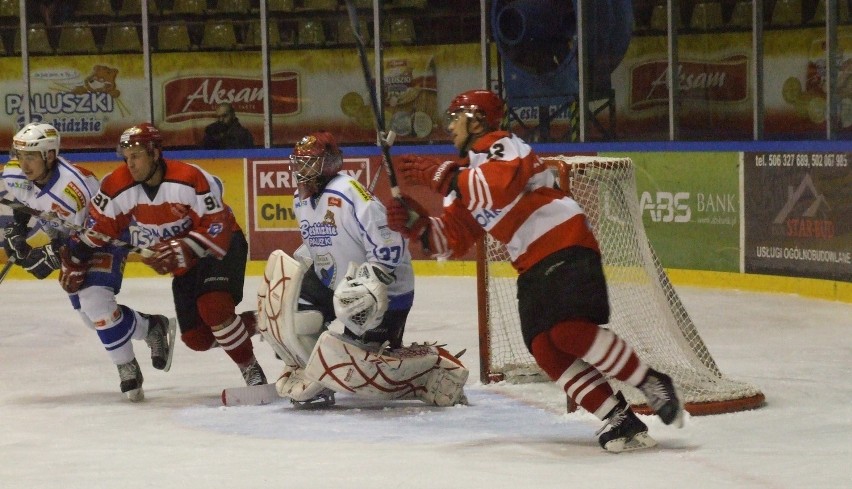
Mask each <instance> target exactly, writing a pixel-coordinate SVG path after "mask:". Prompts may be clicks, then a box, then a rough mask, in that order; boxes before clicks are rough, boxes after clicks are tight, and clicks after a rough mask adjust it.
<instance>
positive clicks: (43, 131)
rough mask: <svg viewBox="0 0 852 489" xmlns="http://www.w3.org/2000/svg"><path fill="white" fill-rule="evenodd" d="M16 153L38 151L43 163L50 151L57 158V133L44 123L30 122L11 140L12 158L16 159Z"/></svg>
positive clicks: (53, 128)
mask: <svg viewBox="0 0 852 489" xmlns="http://www.w3.org/2000/svg"><path fill="white" fill-rule="evenodd" d="M18 151H38V152H40V153H41V157H42V158H43V159H44V161H47V154H48V153H49V152H50V151H53V154H54V156H59V131H57V130H56V128H55V127H53V126H51V125H50V124H46V123H44V122H31V123H29V124H27V125H26V126H24V128H23V129H21V130H20V131H18V133H17V134H15V136H14V137H13V138H12V157H14V158H17V155H18Z"/></svg>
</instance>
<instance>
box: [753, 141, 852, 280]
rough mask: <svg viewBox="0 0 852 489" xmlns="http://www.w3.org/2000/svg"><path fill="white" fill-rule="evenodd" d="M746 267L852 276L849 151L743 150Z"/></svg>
mask: <svg viewBox="0 0 852 489" xmlns="http://www.w3.org/2000/svg"><path fill="white" fill-rule="evenodd" d="M743 158H744V165H745V168H744V169H745V174H744V190H745V198H744V200H745V202H744V210H745V224H746V226H745V271H746V272H747V273H762V274H768V275H784V276H788V277H809V278H818V279H826V280H839V281H844V282H850V281H852V218H850V216H852V192H850V190H849V189H850V188H852V171H850V162H852V153H837V154H832V153H745V154H744V157H743Z"/></svg>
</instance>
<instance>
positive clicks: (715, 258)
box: [601, 152, 740, 272]
mask: <svg viewBox="0 0 852 489" xmlns="http://www.w3.org/2000/svg"><path fill="white" fill-rule="evenodd" d="M601 155H602V156H606V154H604V153H601ZM611 156H629V157H630V158H631V159H632V160H633V163H634V164H635V166H636V185H637V191H638V199H639V210H640V211H641V212H642V222H643V224H644V226H645V232H646V233H647V234H648V239H649V240H650V241H651V244H652V245H653V247H654V249H655V250H656V252H657V256H658V257H659V258H660V261H661V262H662V265H663V266H664V267H667V268H683V269H689V270H710V271H720V272H738V271H739V236H740V199H739V161H738V154H737V153H713V152H701V153H630V154H626V155H625V154H618V155H615V154H613V155H611Z"/></svg>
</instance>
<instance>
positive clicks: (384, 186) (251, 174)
mask: <svg viewBox="0 0 852 489" xmlns="http://www.w3.org/2000/svg"><path fill="white" fill-rule="evenodd" d="M376 151H377V152H378V149H377V150H376ZM435 156H436V157H438V158H442V157H443V158H452V157H453V155H435ZM289 165H290V160H289V159H286V158H278V159H275V158H258V159H249V160H248V161H247V179H246V188H247V189H246V202H247V209H248V222H247V227H246V228H245V229H246V235H247V236H248V238H249V258H250V259H251V260H266V259H267V258H268V257H269V254H270V253H271V252H272V251H274V250H276V249H281V250H284V251H285V252H287V253H290V254H292V253H293V251H295V250H296V248H298V247H299V246H300V245H301V244H302V235H301V226H300V223H298V222H297V221H296V217H295V212H294V210H293V192H295V190H296V187H297V182H296V178H295V176H294V175H293V174H292V172H291V171H290V168H289ZM342 171H343V172H344V173H347V174H349V175H350V176H352V177H353V178H355V179H356V180H358V181H359V182H360V183H361V184H362V185H363V186H364V187H365V188H367V189H372V190H373V195H374V196H375V197H376V198H377V199H379V200H380V201H381V202H387V201H388V199H390V198H391V194H390V184H389V183H388V176H387V174H386V173H385V170H384V169H383V168H382V159H381V157H380V156H378V155H375V156H373V155H370V156H360V157H354V156H353V157H346V156H345V157H344V158H343V169H342ZM403 192H404V194H405V195H407V196H410V197H412V198H414V199H415V200H417V201H418V202H420V203H421V204H422V205H423V206H424V207H425V208H426V209H427V211H429V212H430V214H432V215H435V216H437V215H440V213H441V198H440V197H439V196H438V195H437V194H435V193H433V192H431V191H430V190H429V189H428V188H426V187H406V188H403ZM411 253H412V257H413V258H415V259H429V258H430V257H429V256H427V255H425V254H423V253H422V252H421V251H420V250H419V247H417V246H415V247H412V250H411ZM473 256H474V255H473V252H472V251H471V253H469V254H468V255H466V256H465V259H468V260H470V259H472V258H473Z"/></svg>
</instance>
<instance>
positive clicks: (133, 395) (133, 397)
mask: <svg viewBox="0 0 852 489" xmlns="http://www.w3.org/2000/svg"><path fill="white" fill-rule="evenodd" d="M124 395H125V396H127V398H128V399H130V402H140V401H144V400H145V391H143V390H142V388H141V387H140V388H138V389H132V390H129V391H127V392H125V393H124Z"/></svg>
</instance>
